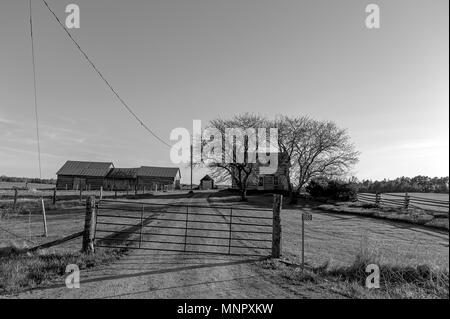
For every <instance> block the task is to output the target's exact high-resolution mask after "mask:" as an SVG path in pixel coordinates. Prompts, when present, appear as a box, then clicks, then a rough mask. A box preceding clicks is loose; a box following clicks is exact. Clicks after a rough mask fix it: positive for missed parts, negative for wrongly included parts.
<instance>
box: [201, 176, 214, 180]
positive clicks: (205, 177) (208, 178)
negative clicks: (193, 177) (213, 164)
mask: <svg viewBox="0 0 450 319" xmlns="http://www.w3.org/2000/svg"><path fill="white" fill-rule="evenodd" d="M212 180H213V179H212V177H211V176H209V175H205V176H203V178H202V179H201V180H200V181H212Z"/></svg>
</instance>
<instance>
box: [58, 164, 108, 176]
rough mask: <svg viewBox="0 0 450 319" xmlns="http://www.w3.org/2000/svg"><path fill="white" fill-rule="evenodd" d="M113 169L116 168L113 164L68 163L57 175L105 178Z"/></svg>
mask: <svg viewBox="0 0 450 319" xmlns="http://www.w3.org/2000/svg"><path fill="white" fill-rule="evenodd" d="M111 167H114V165H113V163H111V162H82V161H67V162H66V163H65V164H64V165H63V166H62V167H61V168H60V169H59V171H58V172H57V173H56V174H57V175H75V176H95V177H105V176H106V175H107V174H108V173H109V171H110V170H111Z"/></svg>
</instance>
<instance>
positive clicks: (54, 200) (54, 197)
mask: <svg viewBox="0 0 450 319" xmlns="http://www.w3.org/2000/svg"><path fill="white" fill-rule="evenodd" d="M55 204H56V187H55V188H54V189H53V205H55Z"/></svg>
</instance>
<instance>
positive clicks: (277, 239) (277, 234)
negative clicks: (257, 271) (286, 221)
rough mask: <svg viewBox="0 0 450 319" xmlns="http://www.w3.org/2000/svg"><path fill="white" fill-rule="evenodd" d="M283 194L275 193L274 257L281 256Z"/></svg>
mask: <svg viewBox="0 0 450 319" xmlns="http://www.w3.org/2000/svg"><path fill="white" fill-rule="evenodd" d="M282 200H283V196H282V195H278V194H274V195H273V229H272V258H280V256H281V219H280V212H281V205H282Z"/></svg>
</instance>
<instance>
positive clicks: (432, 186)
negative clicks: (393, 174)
mask: <svg viewBox="0 0 450 319" xmlns="http://www.w3.org/2000/svg"><path fill="white" fill-rule="evenodd" d="M448 183H449V177H448V176H447V177H428V176H421V175H419V176H416V177H412V178H410V177H398V178H396V179H393V180H387V179H384V180H382V181H371V180H363V181H359V182H357V185H358V189H359V192H362V193H363V192H368V193H375V192H380V193H396V192H400V193H402V192H410V193H414V192H416V193H448V192H449V185H448Z"/></svg>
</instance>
